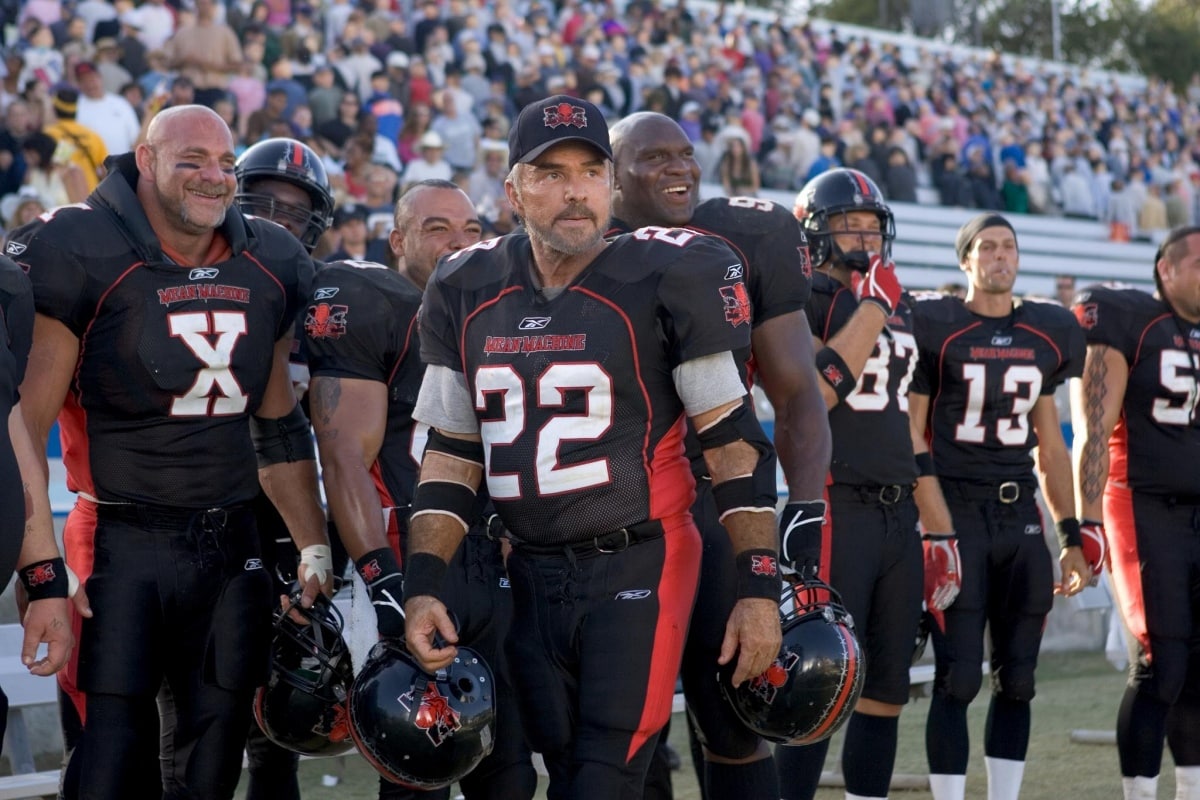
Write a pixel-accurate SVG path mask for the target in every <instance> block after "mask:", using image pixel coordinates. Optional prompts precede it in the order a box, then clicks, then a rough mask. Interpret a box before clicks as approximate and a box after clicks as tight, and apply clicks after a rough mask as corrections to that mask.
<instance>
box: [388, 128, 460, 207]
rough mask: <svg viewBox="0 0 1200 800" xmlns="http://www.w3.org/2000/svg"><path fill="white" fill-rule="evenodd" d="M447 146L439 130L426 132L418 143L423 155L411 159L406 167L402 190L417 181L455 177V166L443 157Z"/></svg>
mask: <svg viewBox="0 0 1200 800" xmlns="http://www.w3.org/2000/svg"><path fill="white" fill-rule="evenodd" d="M445 148H446V145H445V142H443V141H442V137H441V136H439V135H438V133H437V131H428V132H427V133H425V135H423V136H422V137H421V140H420V142H419V143H418V149H419V150H420V152H421V157H420V158H417V159H414V160H412V161H410V162H409V163H408V164H407V165H406V166H405V167H404V175H403V176H402V177H401V179H400V191H401V192H403V191H405V190H406V189H407V188H408V187H409V186H411V185H412V184H414V183H416V182H417V181H425V180H444V181H448V180H450V179H451V178H453V177H454V170H453V168H452V167H451V166H450V164H449V162H447V161H446V159H445V158H443V157H442V154H443V153H444V152H445Z"/></svg>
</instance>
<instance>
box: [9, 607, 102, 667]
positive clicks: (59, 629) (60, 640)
mask: <svg viewBox="0 0 1200 800" xmlns="http://www.w3.org/2000/svg"><path fill="white" fill-rule="evenodd" d="M88 614H89V616H90V614H91V612H90V611H89V612H88ZM21 624H22V625H23V626H24V627H25V639H24V641H23V642H22V644H21V663H22V664H24V665H25V666H26V667H27V668H28V669H29V672H30V673H31V674H33V675H43V676H44V675H53V674H54V673H56V672H58V671H59V670H60V669H62V668H63V666H64V665H65V664H66V663H67V660H68V659H69V658H70V657H71V651H72V650H73V649H74V647H75V634H73V633H72V632H71V601H70V600H68V599H67V598H65V597H47V598H44V599H42V600H34V601H32V602H30V603H28V605H27V608H26V610H25V611H24V613H23V614H22V616H21ZM42 643H45V644H46V655H45V656H44V657H42V658H40V659H39V658H38V657H37V651H38V646H39V645H40V644H42Z"/></svg>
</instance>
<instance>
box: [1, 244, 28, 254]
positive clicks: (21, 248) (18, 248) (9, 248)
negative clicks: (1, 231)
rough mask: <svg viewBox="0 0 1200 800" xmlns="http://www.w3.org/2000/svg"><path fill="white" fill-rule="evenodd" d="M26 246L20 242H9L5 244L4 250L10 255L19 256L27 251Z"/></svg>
mask: <svg viewBox="0 0 1200 800" xmlns="http://www.w3.org/2000/svg"><path fill="white" fill-rule="evenodd" d="M25 248H26V245H23V244H21V243H20V242H9V243H8V244H6V245H4V252H5V253H7V254H8V255H10V256H19V255H21V253H24V252H25Z"/></svg>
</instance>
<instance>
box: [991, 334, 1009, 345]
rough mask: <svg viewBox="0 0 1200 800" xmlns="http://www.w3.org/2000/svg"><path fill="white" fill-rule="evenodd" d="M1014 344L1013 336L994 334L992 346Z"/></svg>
mask: <svg viewBox="0 0 1200 800" xmlns="http://www.w3.org/2000/svg"><path fill="white" fill-rule="evenodd" d="M1010 344H1012V337H1011V336H993V337H992V347H1008V346H1009V345H1010Z"/></svg>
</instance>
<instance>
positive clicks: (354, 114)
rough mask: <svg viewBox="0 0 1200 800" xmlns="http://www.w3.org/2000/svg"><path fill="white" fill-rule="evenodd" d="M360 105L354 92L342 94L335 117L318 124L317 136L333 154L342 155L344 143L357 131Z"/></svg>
mask: <svg viewBox="0 0 1200 800" xmlns="http://www.w3.org/2000/svg"><path fill="white" fill-rule="evenodd" d="M360 110H361V103H360V101H359V99H358V95H357V94H355V93H354V92H350V91H347V92H343V93H342V98H341V100H339V101H338V108H337V117H336V118H334V119H330V120H326V121H325V122H321V123H318V124H317V126H316V129H315V132H316V134H317V136H318V137H319V138H320V139H321V141H323V142H325V143H326V146H327V147H328V148H329V149H330V150H331V151H333V152H334V153H335V154H339V155H340V154H342V152H343V150H345V147H346V143H347V142H348V141H349V140H350V137H351V136H353V135H354V132H355V131H357V130H358V117H359V112H360Z"/></svg>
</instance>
